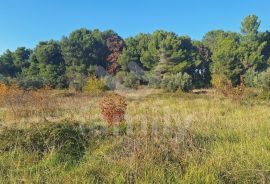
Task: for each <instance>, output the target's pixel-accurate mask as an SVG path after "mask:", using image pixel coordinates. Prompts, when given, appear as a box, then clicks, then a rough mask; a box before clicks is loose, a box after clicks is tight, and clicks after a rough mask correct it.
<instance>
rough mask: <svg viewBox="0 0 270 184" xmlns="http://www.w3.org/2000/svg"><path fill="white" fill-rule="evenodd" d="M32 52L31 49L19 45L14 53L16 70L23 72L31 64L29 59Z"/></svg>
mask: <svg viewBox="0 0 270 184" xmlns="http://www.w3.org/2000/svg"><path fill="white" fill-rule="evenodd" d="M31 53H32V50H31V49H26V48H25V47H18V48H17V49H16V50H15V52H14V53H13V62H14V65H15V67H16V72H18V73H21V71H22V70H23V69H24V68H27V67H28V66H29V59H30V55H31Z"/></svg>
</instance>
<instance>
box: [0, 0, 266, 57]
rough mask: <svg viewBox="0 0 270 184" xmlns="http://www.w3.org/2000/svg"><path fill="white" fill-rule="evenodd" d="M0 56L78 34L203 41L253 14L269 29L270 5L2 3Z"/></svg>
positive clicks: (116, 0) (207, 1) (186, 0)
mask: <svg viewBox="0 0 270 184" xmlns="http://www.w3.org/2000/svg"><path fill="white" fill-rule="evenodd" d="M0 2H1V4H0V53H2V52H3V51H5V50H6V49H11V50H14V49H15V48H16V47H18V46H26V47H29V48H33V47H34V46H35V45H36V44H37V43H38V42H39V41H44V40H48V39H55V40H59V39H61V37H62V36H64V35H68V34H69V33H70V32H72V31H73V30H75V29H78V28H81V27H86V28H89V29H94V28H98V29H100V30H106V29H113V30H114V31H116V32H117V33H118V34H119V35H120V36H122V37H128V36H132V35H136V34H137V33H139V32H144V33H148V32H153V31H154V30H157V29H164V30H167V31H174V32H176V33H177V34H179V35H189V36H190V37H191V38H193V39H201V38H202V36H203V35H204V34H205V33H206V32H207V31H209V30H214V29H224V30H230V31H239V29H240V22H241V20H242V19H243V18H244V17H245V16H246V15H249V14H256V15H258V16H259V17H260V19H261V21H262V24H261V28H260V29H261V30H262V31H265V30H269V29H270V12H269V7H270V1H269V0H166V1H165V0H133V1H131V0H0Z"/></svg>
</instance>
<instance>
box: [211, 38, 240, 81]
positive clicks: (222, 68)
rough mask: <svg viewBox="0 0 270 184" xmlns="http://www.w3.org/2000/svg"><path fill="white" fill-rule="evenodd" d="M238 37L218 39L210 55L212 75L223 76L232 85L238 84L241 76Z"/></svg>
mask: <svg viewBox="0 0 270 184" xmlns="http://www.w3.org/2000/svg"><path fill="white" fill-rule="evenodd" d="M239 47H240V40H239V37H238V36H236V35H234V34H231V35H229V36H227V37H226V38H222V37H219V38H218V40H217V43H216V46H215V49H214V52H213V55H212V61H213V62H212V64H211V72H212V74H214V75H224V76H226V77H227V79H229V80H231V81H232V83H233V84H234V85H236V84H238V83H239V82H240V75H242V74H243V65H242V63H241V52H240V50H239Z"/></svg>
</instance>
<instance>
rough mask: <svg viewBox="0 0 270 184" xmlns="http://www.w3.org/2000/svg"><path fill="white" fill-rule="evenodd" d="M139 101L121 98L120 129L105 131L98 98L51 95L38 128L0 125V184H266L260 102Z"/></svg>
mask: <svg viewBox="0 0 270 184" xmlns="http://www.w3.org/2000/svg"><path fill="white" fill-rule="evenodd" d="M144 94H146V93H145V92H143V93H142V91H136V92H134V93H132V94H129V95H126V96H127V99H128V106H127V110H126V116H125V122H124V123H122V124H119V125H114V126H109V127H108V126H107V124H106V122H104V121H103V120H102V117H101V116H100V113H101V112H100V109H99V103H98V102H99V101H100V99H101V97H93V96H87V95H83V94H77V95H75V96H73V95H72V96H70V95H68V96H65V95H54V97H55V99H54V100H56V101H57V104H58V106H57V108H56V110H55V113H54V114H50V113H47V114H46V119H47V120H48V121H46V122H38V124H37V123H36V121H35V119H32V118H31V115H29V117H27V121H24V122H21V123H20V126H19V127H18V126H15V125H14V124H13V123H12V122H9V124H10V125H9V126H8V125H7V124H5V122H6V120H5V118H2V119H1V124H2V128H1V126H0V129H1V130H2V131H1V133H0V146H1V148H0V183H269V182H270V139H269V136H270V134H269V130H270V113H269V111H270V106H269V102H268V101H264V103H259V102H258V101H255V100H253V101H252V100H250V102H242V103H235V102H234V101H233V100H231V99H227V98H224V97H219V96H217V95H208V94H170V93H161V92H160V93H155V94H152V95H151V94H150V95H148V96H146V95H144ZM251 102H252V103H251ZM2 111H6V108H1V113H4V112H2ZM56 112H58V113H56ZM52 116H53V117H54V118H52ZM39 120H40V121H41V120H42V118H41V119H39ZM9 121H10V120H9ZM16 121H17V120H16ZM74 122H76V123H74ZM3 127H5V128H3Z"/></svg>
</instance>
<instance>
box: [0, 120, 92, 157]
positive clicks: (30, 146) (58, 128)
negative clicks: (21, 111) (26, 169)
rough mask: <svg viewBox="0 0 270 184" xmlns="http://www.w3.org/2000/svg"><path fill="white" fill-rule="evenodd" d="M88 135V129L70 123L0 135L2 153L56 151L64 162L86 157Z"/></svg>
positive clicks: (43, 152)
mask: <svg viewBox="0 0 270 184" xmlns="http://www.w3.org/2000/svg"><path fill="white" fill-rule="evenodd" d="M84 131H85V132H84ZM86 133H87V129H86V128H85V129H84V128H83V127H82V126H81V125H79V124H77V123H69V122H63V123H59V124H54V125H51V124H50V125H47V126H45V127H43V128H40V129H35V128H34V129H23V130H14V129H11V130H6V131H5V132H4V133H2V134H0V152H1V151H10V150H13V149H22V150H25V151H28V152H37V153H39V154H40V155H44V154H45V153H48V152H50V151H56V152H57V155H58V157H59V159H60V160H62V161H73V160H78V159H80V158H81V157H82V156H83V155H84V153H85V148H86V146H87V143H88V142H89V138H88V137H87V136H86V135H85V134H86Z"/></svg>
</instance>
